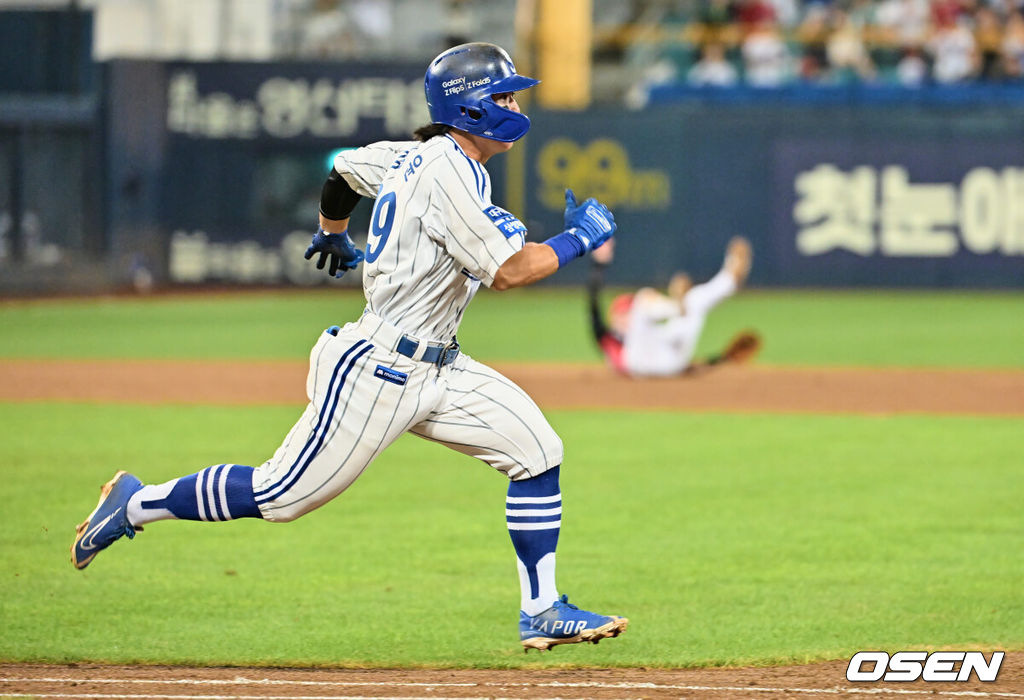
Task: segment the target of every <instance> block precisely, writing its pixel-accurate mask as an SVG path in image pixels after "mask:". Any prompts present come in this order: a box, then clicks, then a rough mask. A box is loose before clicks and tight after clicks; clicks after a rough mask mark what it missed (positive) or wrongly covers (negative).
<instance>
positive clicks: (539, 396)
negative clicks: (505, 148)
mask: <svg viewBox="0 0 1024 700" xmlns="http://www.w3.org/2000/svg"><path fill="white" fill-rule="evenodd" d="M495 368H496V369H498V370H499V371H501V372H502V373H503V374H505V375H506V376H507V377H509V378H510V379H512V380H513V381H515V382H516V383H517V384H519V385H520V386H521V387H523V389H525V390H526V392H527V393H528V394H530V395H531V396H532V397H533V398H534V400H536V402H537V403H538V404H539V405H540V406H541V408H542V409H562V408H570V409H571V408H591V409H593V408H619V409H652V410H668V411H672V410H678V411H740V412H776V411H785V412H828V413H867V414H886V413H945V414H968V415H970V414H974V415H1024V371H1017V370H963V369H950V370H938V369H927V370H924V369H920V370H919V369H913V370H909V369H845V368H843V369H839V368H836V369H825V368H793V367H770V366H760V365H740V366H726V367H722V368H716V369H714V370H711V371H709V372H707V373H706V374H702V375H700V376H696V377H679V378H673V379H658V380H641V381H636V380H630V379H627V378H624V377H620V376H617V375H615V374H614V373H612V372H610V371H609V370H608V369H606V368H604V367H601V366H599V365H569V364H504V365H503V364H496V365H495ZM306 369H307V366H306V364H305V363H304V362H235V361H231V362H228V361H209V362H199V361H177V360H165V361H154V360H146V361H139V360H74V361H63V360H62V361H56V360H54V361H47V360H20V359H19V360H4V361H3V362H2V363H0V400H6V401H24V400H29V401H32V400H35V401H40V400H43V401H52V400H71V401H104V402H141V403H164V402H173V403H213V404H248V403H259V404H265V403H269V404H281V403H295V404H301V403H304V402H305V401H306V397H305V396H304V394H303V392H304V387H305V377H306Z"/></svg>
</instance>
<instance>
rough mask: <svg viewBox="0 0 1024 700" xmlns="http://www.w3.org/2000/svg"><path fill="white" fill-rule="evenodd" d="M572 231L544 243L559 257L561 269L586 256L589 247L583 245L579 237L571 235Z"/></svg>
mask: <svg viewBox="0 0 1024 700" xmlns="http://www.w3.org/2000/svg"><path fill="white" fill-rule="evenodd" d="M571 231H572V229H569V230H568V231H563V232H562V233H560V234H558V235H557V236H552V237H551V238H549V239H547V240H546V241H544V245H547V246H551V248H552V249H554V251H555V255H557V256H558V267H559V269H561V268H563V267H565V266H566V265H567V264H568V263H569V262H570V261H572V260H575V259H576V258H578V257H580V256H581V255H585V254H586V252H587V247H586V246H585V245H583V241H581V240H580V239H579V237H578V236H576V235H574V234H573V233H571Z"/></svg>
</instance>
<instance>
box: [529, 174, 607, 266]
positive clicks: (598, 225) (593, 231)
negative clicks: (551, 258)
mask: <svg viewBox="0 0 1024 700" xmlns="http://www.w3.org/2000/svg"><path fill="white" fill-rule="evenodd" d="M564 221H565V230H564V231H562V232H561V233H560V234H558V235H557V236H552V237H551V238H549V239H547V240H546V241H544V243H545V244H547V245H549V246H551V248H552V249H553V250H554V251H555V254H556V255H557V256H558V266H559V267H564V266H565V265H567V264H568V263H569V262H570V261H572V260H574V259H576V258H578V257H580V256H582V255H586V254H587V253H589V252H590V251H592V250H594V249H596V248H600V247H601V246H602V245H603V244H604V243H605V242H606V241H607V240H608V239H609V238H611V237H612V235H614V233H615V217H614V216H613V215H612V213H611V212H610V211H608V207H606V206H605V205H603V204H601V203H600V202H599V201H597V200H596V199H593V198H591V199H588V200H586V201H585V202H583V204H577V203H576V195H575V194H574V193H573V191H572V190H566V191H565V218H564Z"/></svg>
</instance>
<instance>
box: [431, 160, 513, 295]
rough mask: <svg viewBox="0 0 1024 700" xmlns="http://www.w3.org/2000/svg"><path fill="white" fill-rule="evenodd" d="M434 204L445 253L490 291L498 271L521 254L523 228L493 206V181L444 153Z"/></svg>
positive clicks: (471, 163)
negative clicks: (443, 232)
mask: <svg viewBox="0 0 1024 700" xmlns="http://www.w3.org/2000/svg"><path fill="white" fill-rule="evenodd" d="M437 170H438V175H437V177H436V179H435V180H434V192H433V197H432V199H433V200H434V202H435V204H436V206H438V207H439V208H440V209H441V215H442V220H443V221H445V223H446V226H445V228H446V231H445V243H444V245H445V249H446V250H447V251H448V253H449V254H450V255H451V256H452V257H453V258H455V259H456V260H457V261H458V262H459V263H461V264H462V266H463V267H464V268H465V270H466V271H468V272H469V273H470V274H472V275H473V276H474V277H476V278H478V279H479V280H481V281H482V282H483V283H484V284H486V285H487V286H488V287H489V286H491V284H492V283H493V282H494V275H495V274H497V272H498V268H499V267H501V265H502V264H503V263H504V262H505V261H506V260H508V259H509V258H510V257H512V256H513V255H515V254H516V253H517V252H518V251H519V250H521V249H522V247H523V244H524V243H525V242H526V227H525V226H524V225H523V224H522V223H521V222H520V221H519V220H518V219H517V218H516V217H514V216H512V214H510V213H508V212H507V211H505V210H504V209H502V208H501V207H499V206H496V205H494V204H492V203H491V181H490V177H489V176H488V174H487V171H486V170H485V169H484V167H483V166H482V165H480V164H479V163H478V162H476V161H474V160H471V159H469V158H467V157H466V156H465V155H463V154H462V153H461V152H459V151H455V150H453V151H448V152H447V153H446V157H445V158H443V159H441V160H440V161H439V162H438V163H437Z"/></svg>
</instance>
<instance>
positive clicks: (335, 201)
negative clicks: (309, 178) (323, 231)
mask: <svg viewBox="0 0 1024 700" xmlns="http://www.w3.org/2000/svg"><path fill="white" fill-rule="evenodd" d="M360 199H361V197H360V195H359V194H358V193H357V192H356V191H355V190H353V189H352V187H351V186H350V185H349V184H348V183H347V182H346V181H345V178H343V177H342V176H341V175H339V174H338V171H337V170H335V169H334V168H331V173H330V175H328V176H327V182H325V183H324V187H323V189H322V190H321V191H320V213H321V214H323V215H324V216H325V217H327V218H328V219H332V220H334V221H337V220H338V219H347V218H348V216H349V214H351V213H352V210H353V209H355V208H356V205H357V204H359V200H360Z"/></svg>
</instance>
